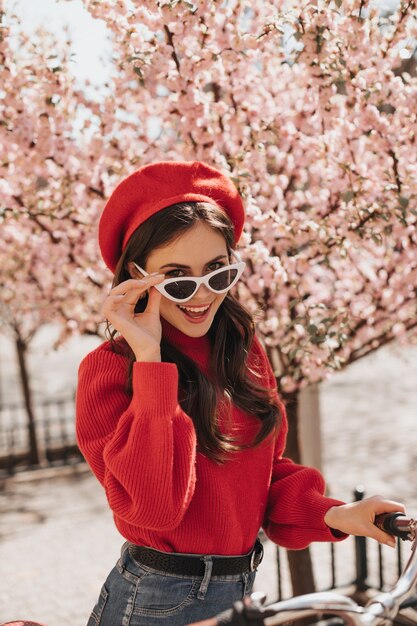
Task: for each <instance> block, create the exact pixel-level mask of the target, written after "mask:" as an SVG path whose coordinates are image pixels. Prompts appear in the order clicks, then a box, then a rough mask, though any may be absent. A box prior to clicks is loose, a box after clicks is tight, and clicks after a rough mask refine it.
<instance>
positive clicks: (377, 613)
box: [253, 538, 417, 626]
mask: <svg viewBox="0 0 417 626" xmlns="http://www.w3.org/2000/svg"><path fill="white" fill-rule="evenodd" d="M416 584H417V539H416V538H415V539H414V541H413V544H412V547H411V556H410V558H409V560H408V562H407V564H406V566H405V567H404V570H403V572H402V574H401V576H400V578H399V579H398V581H397V582H396V584H395V585H394V587H393V589H392V590H391V591H387V592H381V593H378V594H377V595H376V596H375V597H374V598H372V600H370V601H369V602H368V603H367V605H366V606H365V607H362V606H359V605H358V604H357V603H356V602H354V601H353V600H352V599H351V598H349V597H347V596H344V595H341V594H337V593H334V592H332V591H327V592H318V593H310V594H307V595H304V596H298V597H295V598H291V599H289V600H284V601H282V602H276V603H274V604H271V605H268V606H267V607H264V608H263V609H262V611H261V613H264V614H265V617H264V623H265V625H266V626H277V625H278V624H283V623H284V622H288V621H290V620H296V619H301V618H302V617H306V616H309V615H314V616H317V615H320V614H326V615H334V616H339V617H341V618H343V620H344V621H345V622H346V623H347V624H350V625H351V626H376V625H378V626H380V625H382V624H384V623H386V622H390V621H391V620H392V619H393V618H394V617H395V616H396V615H397V613H398V611H399V608H400V605H401V603H402V602H403V601H404V600H406V599H407V598H408V597H410V596H411V594H412V592H413V590H414V588H415V586H416ZM253 595H255V596H256V594H253Z"/></svg>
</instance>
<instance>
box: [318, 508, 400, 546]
mask: <svg viewBox="0 0 417 626" xmlns="http://www.w3.org/2000/svg"><path fill="white" fill-rule="evenodd" d="M394 512H398V513H400V512H401V513H405V508H404V505H402V504H400V503H399V502H394V501H393V500H386V499H385V498H383V497H382V496H372V497H371V498H365V499H364V500H360V501H359V502H350V503H349V504H343V505H340V506H333V507H332V508H331V509H329V510H328V511H327V513H326V515H325V516H324V521H325V523H326V524H327V526H329V527H330V528H334V529H335V530H340V531H342V532H343V533H346V534H348V535H357V536H360V537H371V538H372V539H376V540H377V541H379V543H383V544H386V545H387V546H391V547H392V548H394V547H395V537H393V536H392V535H389V534H388V533H386V532H384V531H383V530H379V528H377V527H376V526H375V524H374V521H375V517H376V516H377V515H379V514H380V513H394Z"/></svg>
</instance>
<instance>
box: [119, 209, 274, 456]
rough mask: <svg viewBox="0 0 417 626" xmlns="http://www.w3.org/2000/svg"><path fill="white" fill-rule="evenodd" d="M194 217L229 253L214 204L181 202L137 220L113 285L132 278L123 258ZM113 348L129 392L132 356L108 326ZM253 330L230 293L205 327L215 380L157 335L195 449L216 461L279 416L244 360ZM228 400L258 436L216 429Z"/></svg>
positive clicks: (140, 259)
mask: <svg viewBox="0 0 417 626" xmlns="http://www.w3.org/2000/svg"><path fill="white" fill-rule="evenodd" d="M199 221H203V222H205V223H206V224H207V225H208V226H210V227H211V228H213V229H215V230H216V231H218V232H220V233H221V234H222V235H223V237H224V239H225V242H226V246H227V250H228V254H229V258H230V254H231V252H232V250H233V247H234V245H235V242H234V229H233V224H232V222H231V221H230V219H229V217H228V216H227V215H226V214H225V213H224V211H223V210H222V209H220V208H219V207H217V206H215V205H213V204H208V203H204V202H181V203H178V204H173V205H171V206H169V207H167V208H165V209H163V210H161V211H158V212H157V213H155V214H154V215H152V216H151V217H150V218H148V219H147V220H146V221H145V222H144V223H143V224H141V225H140V226H139V227H138V228H137V229H136V231H135V232H134V233H133V235H132V236H131V237H130V239H129V241H128V243H127V245H126V248H125V250H124V252H123V254H122V256H121V258H120V260H119V263H118V265H117V267H116V271H115V275H114V280H113V287H115V286H116V285H118V284H120V283H121V282H123V281H125V280H128V279H129V278H131V276H130V273H129V270H128V263H129V262H131V261H135V262H136V263H137V264H138V265H140V266H141V267H146V262H147V259H148V257H149V255H150V254H151V252H153V251H154V250H155V249H156V248H159V247H162V246H166V245H167V244H169V243H171V242H172V241H174V240H175V239H177V238H178V237H180V236H181V234H183V233H184V232H185V231H187V230H188V229H190V228H191V227H192V226H193V225H194V224H196V223H197V222H199ZM147 301H148V298H147V296H146V297H144V298H142V299H140V300H138V302H137V305H136V307H135V311H136V312H137V313H140V312H142V311H144V310H145V308H146V305H147ZM107 332H108V338H109V340H110V341H111V343H112V347H113V350H114V351H115V352H120V351H123V353H124V354H127V355H128V368H127V383H126V388H127V390H128V392H129V393H132V370H133V363H134V362H135V355H134V354H133V351H132V350H131V349H130V347H129V346H128V344H127V342H125V341H124V340H123V341H115V339H116V335H117V331H116V330H114V329H112V328H111V327H110V325H109V324H108V326H107ZM254 333H255V324H254V320H253V317H252V315H251V314H250V313H249V312H248V311H247V310H246V309H245V308H244V306H243V305H242V304H241V303H240V302H239V301H238V300H237V299H236V298H235V297H234V296H233V295H232V294H231V293H230V292H229V293H228V294H227V295H226V297H225V299H224V300H223V302H222V304H221V305H220V307H219V310H218V311H217V313H216V316H215V318H214V321H213V323H212V325H211V327H210V330H209V338H210V343H211V346H212V351H211V355H210V359H211V364H212V371H213V372H215V380H209V379H208V378H207V377H206V376H205V374H203V372H202V371H201V370H200V369H199V367H198V366H197V364H196V363H195V362H194V361H193V360H192V359H190V358H189V357H187V356H186V355H185V354H183V353H182V352H181V351H180V350H178V349H177V348H176V347H174V346H173V345H172V344H170V343H169V341H167V339H165V338H164V337H162V341H161V358H162V361H165V362H171V363H175V364H176V365H177V367H178V372H179V403H180V406H181V408H182V409H183V410H184V411H185V412H186V413H187V415H189V416H190V417H191V419H192V420H193V423H194V427H195V429H196V433H197V441H198V449H199V451H200V452H202V453H204V454H205V455H206V456H208V457H210V458H211V459H213V460H214V461H217V462H220V463H222V462H225V461H226V460H227V458H228V456H229V455H230V453H231V452H233V451H237V450H242V449H243V448H248V447H251V446H257V445H259V444H260V443H261V442H262V441H264V439H266V438H267V437H268V436H269V435H270V433H272V432H273V431H275V430H276V429H277V428H278V426H279V424H280V421H281V415H280V409H279V406H278V404H277V401H276V400H275V399H274V397H273V394H272V393H271V391H270V390H269V389H267V388H265V387H263V386H262V383H261V380H262V379H261V375H260V374H259V373H257V372H256V371H254V370H253V369H251V368H250V367H249V365H248V354H249V352H250V349H251V345H252V342H253V338H254ZM224 398H229V400H230V402H231V403H233V404H234V405H235V406H237V407H239V408H240V409H242V410H243V411H245V412H247V413H250V414H251V415H253V416H255V417H256V418H257V419H258V420H259V422H260V428H259V429H258V433H257V435H256V436H255V437H254V439H253V441H252V442H251V444H249V445H244V444H241V443H239V442H238V441H237V440H236V439H235V438H234V437H233V436H232V435H225V434H223V433H222V432H220V429H219V427H218V422H217V410H216V409H217V407H218V403H219V400H221V399H224Z"/></svg>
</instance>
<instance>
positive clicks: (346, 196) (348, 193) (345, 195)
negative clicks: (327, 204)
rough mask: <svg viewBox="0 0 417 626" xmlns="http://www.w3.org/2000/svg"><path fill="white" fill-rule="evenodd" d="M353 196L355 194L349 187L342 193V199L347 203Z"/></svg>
mask: <svg viewBox="0 0 417 626" xmlns="http://www.w3.org/2000/svg"><path fill="white" fill-rule="evenodd" d="M354 196H355V194H354V193H353V191H352V190H351V189H350V190H349V191H346V192H345V193H343V194H342V200H343V201H344V202H346V203H348V202H350V201H351V200H352V199H353V198H354Z"/></svg>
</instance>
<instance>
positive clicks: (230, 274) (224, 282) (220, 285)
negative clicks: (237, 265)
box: [209, 269, 237, 291]
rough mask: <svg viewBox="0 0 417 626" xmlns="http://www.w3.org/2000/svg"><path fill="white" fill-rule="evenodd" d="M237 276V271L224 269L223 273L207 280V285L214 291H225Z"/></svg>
mask: <svg viewBox="0 0 417 626" xmlns="http://www.w3.org/2000/svg"><path fill="white" fill-rule="evenodd" d="M236 275H237V269H231V270H230V269H226V270H224V272H219V273H218V274H215V276H212V277H211V278H210V280H209V285H210V287H211V288H212V289H213V290H214V291H224V290H225V289H227V288H228V287H229V286H230V285H231V284H232V282H233V281H234V279H235V278H236Z"/></svg>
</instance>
